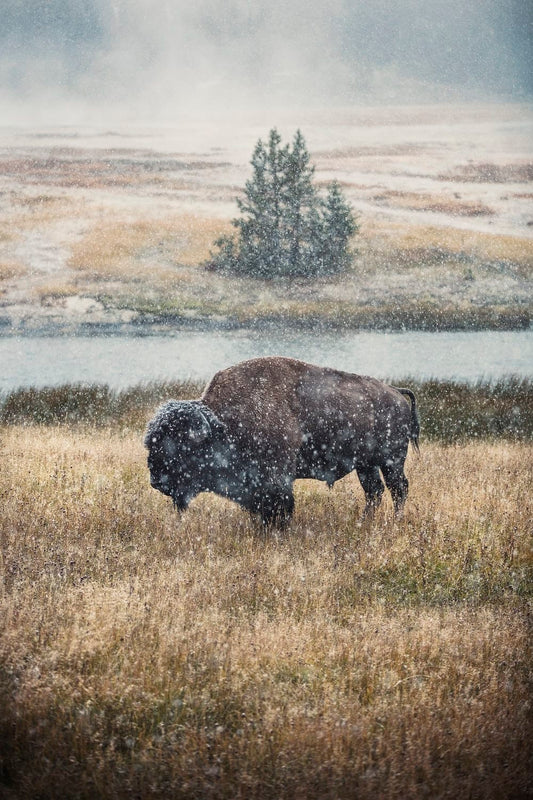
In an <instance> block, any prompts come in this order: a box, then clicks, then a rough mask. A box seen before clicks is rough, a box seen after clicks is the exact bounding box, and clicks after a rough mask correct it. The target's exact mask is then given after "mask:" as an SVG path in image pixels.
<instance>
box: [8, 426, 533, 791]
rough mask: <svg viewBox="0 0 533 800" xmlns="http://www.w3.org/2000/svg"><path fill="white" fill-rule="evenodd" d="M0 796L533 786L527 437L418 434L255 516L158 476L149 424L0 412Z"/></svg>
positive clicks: (532, 576)
mask: <svg viewBox="0 0 533 800" xmlns="http://www.w3.org/2000/svg"><path fill="white" fill-rule="evenodd" d="M0 442H1V448H2V465H3V466H2V471H1V474H0V497H1V502H2V515H1V519H0V533H1V555H2V561H1V564H0V581H1V583H0V607H1V610H0V654H1V655H0V665H1V666H0V704H1V713H0V794H2V796H5V797H7V798H10V797H13V798H15V797H16V798H30V797H32V798H33V797H36V796H38V797H41V798H53V797H54V798H55V797H57V798H59V797H77V798H93V797H95V796H98V797H102V798H121V797H124V798H126V797H131V796H138V797H143V798H168V797H176V798H179V797H182V798H193V797H195V798H197V797H206V798H209V797H212V798H235V797H242V798H334V797H346V798H348V797H354V798H355V797H358V798H365V797H366V798H374V797H383V798H405V797H427V798H430V797H441V798H458V797H459V798H462V797H470V798H484V799H485V798H509V797H517V798H518V797H525V796H526V794H527V792H528V791H529V790H531V788H532V783H531V778H532V776H531V772H530V764H531V756H532V755H533V753H532V741H533V739H532V737H531V728H530V726H529V721H530V719H531V689H532V686H533V683H532V655H533V654H532V651H531V641H532V640H531V636H530V634H531V616H530V605H529V603H530V602H531V587H532V585H533V583H532V582H533V569H532V567H533V562H532V558H533V554H532V550H531V538H530V534H531V530H530V525H531V504H530V502H529V500H528V498H529V496H530V486H531V480H532V478H533V476H532V475H531V467H530V465H531V455H532V453H531V448H530V446H528V445H526V444H520V443H514V444H513V443H505V441H503V442H500V443H499V444H490V443H488V442H485V443H477V444H472V443H470V444H464V445H460V446H459V445H456V446H452V447H445V446H442V445H439V444H428V443H427V442H426V443H425V444H423V446H422V452H421V455H420V457H412V456H410V457H409V459H408V464H407V474H408V476H409V479H410V481H411V495H410V500H409V502H408V505H407V509H406V514H405V517H404V518H403V519H402V520H401V521H394V520H393V517H392V508H391V504H390V501H387V502H385V503H384V506H383V508H382V509H381V510H380V511H379V513H378V516H377V519H376V522H375V523H374V524H373V525H369V526H363V527H361V526H360V525H359V523H358V517H359V514H360V512H361V510H362V506H363V502H364V498H363V493H362V491H361V489H360V487H359V486H358V484H357V481H356V480H355V479H354V478H353V477H349V478H347V479H345V480H343V481H341V482H339V483H338V484H336V486H335V488H334V489H333V491H331V492H328V491H327V490H326V489H325V488H322V486H321V485H320V484H318V483H317V482H304V481H302V482H300V483H299V484H297V492H298V502H297V513H296V515H295V520H294V524H293V526H292V527H291V529H290V530H289V531H288V532H287V533H286V534H285V535H284V536H283V538H281V539H280V538H275V537H274V536H271V535H264V534H262V533H261V532H260V531H259V530H257V529H256V528H254V527H253V526H252V524H251V522H250V521H249V519H248V516H247V515H246V513H245V512H242V511H241V510H240V509H238V508H237V507H236V506H234V505H232V504H230V503H227V502H225V501H223V500H220V499H219V498H216V497H213V496H210V495H203V496H201V497H199V498H197V500H196V501H195V502H194V503H193V505H192V507H191V509H190V510H189V512H188V513H187V515H186V516H184V517H183V518H182V519H179V518H178V517H177V516H176V515H175V513H174V512H173V511H172V508H171V503H170V502H169V501H167V500H166V499H165V498H163V497H162V496H161V495H160V494H159V493H157V492H155V491H153V490H151V489H150V487H149V484H148V479H147V470H146V466H145V454H144V452H143V447H142V441H141V431H140V430H139V429H136V430H135V431H134V432H131V431H130V430H128V429H126V428H122V429H118V428H107V429H104V430H91V429H84V428H68V427H49V428H39V427H35V426H33V427H29V428H26V427H17V426H13V427H4V428H3V429H2V430H1V431H0Z"/></svg>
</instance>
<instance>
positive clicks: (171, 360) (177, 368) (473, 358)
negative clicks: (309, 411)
mask: <svg viewBox="0 0 533 800" xmlns="http://www.w3.org/2000/svg"><path fill="white" fill-rule="evenodd" d="M273 354H276V355H284V356H293V357H295V358H301V359H303V360H305V361H309V362H312V363H316V364H322V365H328V366H332V367H337V368H339V369H344V370H348V371H350V372H357V373H360V374H363V375H375V376H376V377H380V378H384V379H390V380H397V379H399V378H406V377H412V378H416V379H420V380H425V379H429V378H437V379H455V380H459V381H466V382H475V381H478V380H496V379H498V378H502V377H505V376H508V375H518V376H522V377H533V331H532V330H527V331H480V332H472V333H464V332H453V333H427V332H420V331H406V332H403V333H397V332H395V333H383V332H349V333H328V334H323V333H321V334H309V333H288V334H283V335H281V334H275V333H271V332H268V333H265V332H261V333H258V332H255V331H218V332H214V331H209V332H206V331H202V332H198V331H195V332H178V333H176V334H175V335H174V336H139V337H131V336H111V337H31V338H29V337H21V338H15V337H6V338H0V391H1V392H4V393H5V392H7V391H10V390H13V389H16V388H19V387H29V386H35V387H42V386H53V385H60V384H63V383H79V382H83V383H107V384H108V385H109V386H110V387H111V388H114V389H121V388H125V387H128V386H133V385H135V384H138V383H144V382H148V381H160V380H175V379H185V378H192V379H197V380H206V379H207V378H209V377H210V376H211V375H212V374H213V373H214V372H216V371H217V370H218V369H222V368H223V367H227V366H229V365H230V364H235V363H237V362H238V361H242V360H244V359H246V358H253V357H255V356H263V355H273Z"/></svg>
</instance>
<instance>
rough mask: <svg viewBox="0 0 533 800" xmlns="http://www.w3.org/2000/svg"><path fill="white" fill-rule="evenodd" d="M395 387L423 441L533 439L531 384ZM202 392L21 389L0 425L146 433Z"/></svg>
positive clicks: (2, 406)
mask: <svg viewBox="0 0 533 800" xmlns="http://www.w3.org/2000/svg"><path fill="white" fill-rule="evenodd" d="M394 385H396V386H409V387H411V388H412V390H413V391H414V392H415V394H416V396H417V403H418V406H419V410H420V416H421V423H422V437H423V439H426V440H438V441H443V442H449V443H451V442H458V441H468V440H470V439H493V438H496V439H498V438H504V439H510V440H513V441H531V439H532V437H533V384H532V382H531V380H530V379H528V378H518V377H516V378H515V377H509V378H506V379H503V380H499V381H489V382H482V381H480V382H478V383H476V384H466V383H458V382H454V381H436V380H431V381H425V382H420V381H414V380H412V379H410V378H405V379H403V380H395V381H394ZM202 389H203V386H202V385H201V384H199V383H194V382H192V381H185V382H167V383H147V384H143V385H139V386H136V387H132V388H130V389H125V390H122V391H117V390H113V389H110V388H109V387H108V386H106V385H94V386H90V385H81V384H80V385H65V386H58V387H48V388H42V389H35V388H29V389H20V390H16V391H13V392H10V393H9V394H7V395H6V396H4V397H1V396H0V423H3V424H8V425H11V424H40V425H56V424H88V425H96V426H106V425H118V426H125V427H132V428H142V427H143V426H144V425H145V424H146V422H147V420H148V419H149V418H150V416H151V414H152V412H153V410H154V408H155V407H156V406H157V405H158V404H160V403H162V402H164V401H165V400H168V399H169V398H171V397H173V398H175V399H184V400H185V399H191V398H194V397H199V396H200V394H201V392H202Z"/></svg>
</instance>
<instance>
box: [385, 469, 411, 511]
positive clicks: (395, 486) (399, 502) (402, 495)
mask: <svg viewBox="0 0 533 800" xmlns="http://www.w3.org/2000/svg"><path fill="white" fill-rule="evenodd" d="M381 471H382V472H383V477H384V478H385V483H386V484H387V489H388V490H389V492H390V493H391V497H392V502H393V503H394V511H395V513H396V515H398V516H399V515H400V514H401V513H402V511H403V507H404V505H405V501H406V500H407V492H408V491H409V481H408V480H407V478H406V477H405V473H404V471H403V461H400V462H398V461H396V462H394V463H392V464H386V465H385V466H384V467H383V468H382V470H381Z"/></svg>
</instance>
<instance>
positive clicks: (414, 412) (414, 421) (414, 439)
mask: <svg viewBox="0 0 533 800" xmlns="http://www.w3.org/2000/svg"><path fill="white" fill-rule="evenodd" d="M398 391H399V392H401V393H402V394H404V395H405V396H406V397H408V398H409V400H410V401H411V431H410V433H409V439H410V440H411V444H412V445H413V447H414V448H415V450H416V451H417V453H418V452H419V447H418V439H419V436H420V417H419V416H418V409H417V407H416V397H415V396H414V393H413V392H412V391H411V390H410V389H398Z"/></svg>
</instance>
